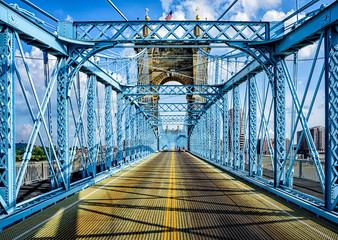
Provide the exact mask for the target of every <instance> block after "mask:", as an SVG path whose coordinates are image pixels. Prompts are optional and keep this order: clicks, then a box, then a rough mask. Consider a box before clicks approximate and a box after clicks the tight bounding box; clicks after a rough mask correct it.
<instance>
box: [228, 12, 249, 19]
mask: <svg viewBox="0 0 338 240" xmlns="http://www.w3.org/2000/svg"><path fill="white" fill-rule="evenodd" d="M230 20H232V21H249V20H250V16H249V15H248V13H245V12H238V13H237V14H236V15H233V16H232V17H231V19H230Z"/></svg>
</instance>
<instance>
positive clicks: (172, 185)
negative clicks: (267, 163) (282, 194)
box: [0, 152, 338, 239]
mask: <svg viewBox="0 0 338 240" xmlns="http://www.w3.org/2000/svg"><path fill="white" fill-rule="evenodd" d="M337 232H338V228H337V226H336V225H334V224H332V223H329V222H326V221H324V220H322V219H319V218H316V216H314V215H312V214H310V213H308V212H307V211H304V210H302V209H300V208H298V207H296V206H293V205H291V204H289V203H286V202H284V201H283V200H281V199H279V198H276V197H274V196H272V195H269V194H267V193H266V192H262V191H261V190H259V189H256V188H253V187H252V186H249V185H248V184H246V183H244V182H242V181H239V180H237V179H235V178H233V177H232V176H229V175H228V174H225V173H223V172H221V171H220V170H218V169H216V168H214V167H212V166H210V165H208V164H206V163H205V162H203V161H201V160H199V159H197V158H196V157H194V156H192V155H190V154H189V153H182V152H162V153H159V154H156V155H154V156H153V157H150V158H149V159H147V160H145V161H143V162H141V163H139V164H137V165H135V166H133V167H130V168H129V169H127V170H125V171H123V172H121V173H119V174H117V175H115V176H113V177H111V178H109V179H106V180H105V181H103V182H101V183H99V184H97V185H95V186H93V187H90V188H88V189H86V190H84V191H82V192H80V193H79V194H76V195H74V196H72V197H70V198H68V199H66V200H64V201H62V202H60V203H58V204H56V205H54V206H52V207H50V208H48V209H46V210H45V211H43V212H41V213H38V214H36V215H34V216H32V217H30V218H28V219H26V220H25V221H23V222H20V223H19V224H16V225H14V226H13V227H11V228H8V229H6V230H4V231H3V232H1V233H0V239H12V238H16V237H17V238H22V239H50V238H57V239H76V238H79V239H81V238H82V239H101V238H102V239H111V238H114V239H115V238H116V239H207V238H209V239H338V234H337Z"/></svg>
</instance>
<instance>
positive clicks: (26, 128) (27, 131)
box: [17, 123, 33, 142]
mask: <svg viewBox="0 0 338 240" xmlns="http://www.w3.org/2000/svg"><path fill="white" fill-rule="evenodd" d="M32 129H33V126H32V125H31V124H29V123H25V124H23V125H21V126H20V127H19V129H17V131H18V130H19V131H20V133H21V134H20V136H19V138H17V142H19V141H24V142H27V141H28V139H29V137H30V135H31V133H32Z"/></svg>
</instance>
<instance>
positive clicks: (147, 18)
mask: <svg viewBox="0 0 338 240" xmlns="http://www.w3.org/2000/svg"><path fill="white" fill-rule="evenodd" d="M145 11H146V17H145V18H144V19H145V20H146V21H149V19H150V18H149V16H148V11H149V9H148V8H146V9H145Z"/></svg>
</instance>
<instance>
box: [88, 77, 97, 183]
mask: <svg viewBox="0 0 338 240" xmlns="http://www.w3.org/2000/svg"><path fill="white" fill-rule="evenodd" d="M87 81H88V95H87V129H88V130H87V131H88V132H87V135H88V136H87V138H88V159H87V176H92V177H95V176H96V161H97V146H96V144H97V143H96V128H97V117H96V105H97V103H96V78H95V76H94V75H89V76H88V79H87Z"/></svg>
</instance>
